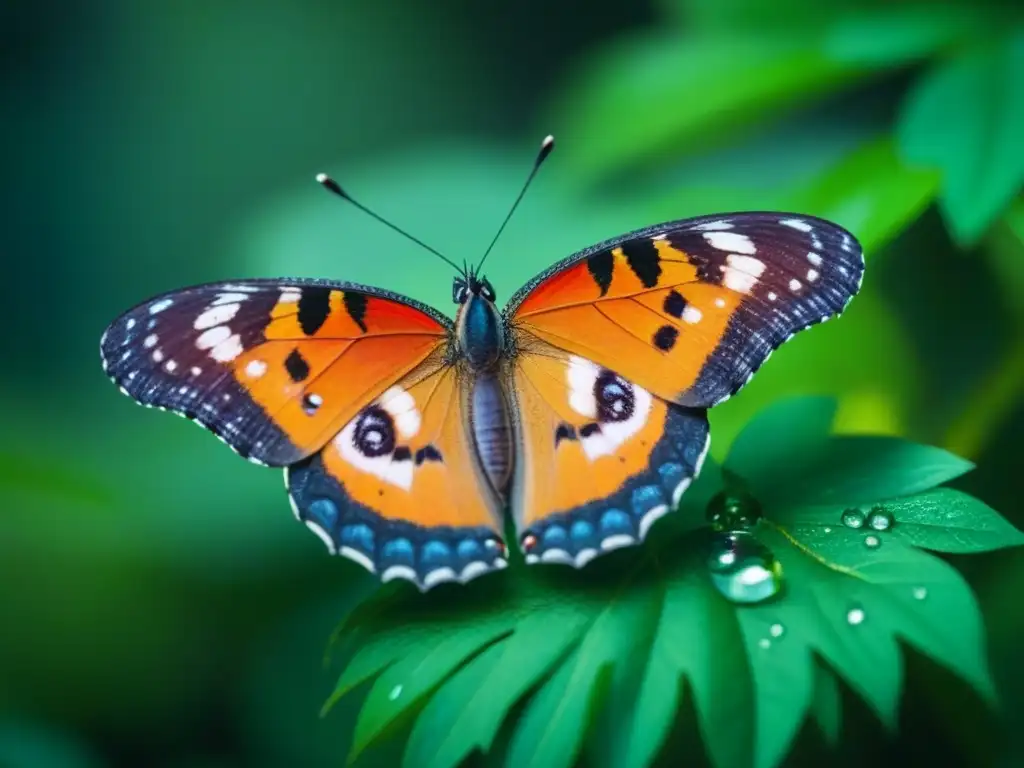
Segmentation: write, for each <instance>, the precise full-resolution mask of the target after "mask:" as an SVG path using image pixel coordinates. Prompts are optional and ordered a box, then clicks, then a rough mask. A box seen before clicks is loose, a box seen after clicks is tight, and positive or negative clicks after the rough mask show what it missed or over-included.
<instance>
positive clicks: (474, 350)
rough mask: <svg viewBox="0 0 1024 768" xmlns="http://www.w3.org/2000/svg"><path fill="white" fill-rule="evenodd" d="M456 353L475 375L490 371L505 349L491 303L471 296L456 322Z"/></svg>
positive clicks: (498, 318) (500, 322)
mask: <svg viewBox="0 0 1024 768" xmlns="http://www.w3.org/2000/svg"><path fill="white" fill-rule="evenodd" d="M455 335H456V339H457V341H458V345H459V351H460V352H461V354H462V356H463V358H464V359H465V360H466V362H467V363H469V367H470V368H471V369H472V370H474V371H476V372H484V371H492V370H494V368H495V366H497V364H498V361H499V360H500V359H501V353H502V351H503V349H504V347H505V328H504V322H503V320H502V317H501V314H500V313H499V312H498V309H497V307H495V306H494V302H493V301H490V300H489V299H487V298H486V297H485V296H482V295H480V294H476V293H470V294H469V296H468V297H467V298H466V300H465V301H464V302H463V303H462V305H461V306H460V307H459V313H458V315H457V316H456V319H455Z"/></svg>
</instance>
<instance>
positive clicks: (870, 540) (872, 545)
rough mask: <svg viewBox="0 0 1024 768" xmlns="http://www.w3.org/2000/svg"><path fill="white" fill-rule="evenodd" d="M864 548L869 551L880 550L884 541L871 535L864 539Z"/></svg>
mask: <svg viewBox="0 0 1024 768" xmlns="http://www.w3.org/2000/svg"><path fill="white" fill-rule="evenodd" d="M864 546H865V547H867V548H868V549H878V548H879V547H880V546H882V540H881V539H880V538H878V537H877V536H875V535H874V534H869V535H867V536H865V537H864Z"/></svg>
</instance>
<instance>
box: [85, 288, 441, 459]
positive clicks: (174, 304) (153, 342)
mask: <svg viewBox="0 0 1024 768" xmlns="http://www.w3.org/2000/svg"><path fill="white" fill-rule="evenodd" d="M449 328H450V321H448V320H447V319H446V318H444V317H443V316H441V315H439V314H438V313H436V312H434V311H433V310H431V309H429V308H427V307H424V306H422V305H419V304H416V303H414V302H412V301H410V300H408V299H405V298H403V297H400V296H395V295H393V294H389V293H386V292H382V291H377V290H375V289H371V288H366V287H364V286H357V285H352V284H347V283H334V282H327V281H319V280H307V279H286V280H246V281H239V282H234V283H211V284H207V285H201V286H196V287H194V288H186V289H183V290H180V291H176V292H173V293H168V294H164V295H163V296H158V297H155V298H154V299H151V300H150V301H147V302H145V303H144V304H140V305H139V306H137V307H135V308H134V309H132V310H129V311H128V312H126V313H125V314H123V315H122V316H121V317H119V318H118V319H117V320H115V321H114V322H113V323H112V324H111V325H110V326H109V327H108V329H107V331H106V332H105V333H104V335H103V339H102V341H101V342H100V347H101V355H102V358H103V365H104V369H105V370H106V372H107V374H108V375H109V376H110V377H111V378H112V379H113V380H114V382H115V383H116V384H117V385H118V386H119V387H120V388H121V389H122V391H124V392H125V394H127V395H129V396H130V397H132V398H133V399H135V400H137V401H138V402H140V403H142V404H143V405H147V406H152V407H157V408H162V409H165V410H168V411H173V412H175V413H179V414H182V415H185V416H187V417H189V418H191V419H193V420H194V421H196V422H197V423H199V424H201V425H202V426H204V427H206V428H208V429H210V430H211V431H213V432H214V433H215V434H216V435H218V436H219V437H220V438H221V439H222V440H224V441H225V442H226V443H227V444H228V445H230V446H231V447H232V448H233V449H235V450H236V451H237V452H238V453H240V454H242V455H243V456H246V457H247V458H249V459H251V460H252V461H255V462H258V463H262V464H270V465H274V466H285V465H288V464H291V463H294V462H296V461H299V460H300V459H303V458H305V457H307V456H309V455H311V454H312V453H314V452H316V451H317V450H319V449H320V448H321V447H322V446H323V445H324V444H326V443H327V442H328V441H329V440H330V439H331V437H332V436H333V435H335V434H336V433H337V432H338V431H339V430H340V429H341V428H342V427H343V426H344V425H345V423H346V422H348V421H349V420H351V419H352V417H353V416H355V414H356V413H357V412H358V411H359V410H360V409H361V408H362V407H364V406H365V405H366V403H368V402H369V401H371V400H372V399H374V398H375V397H377V396H378V395H379V394H380V393H381V392H383V391H384V390H386V389H387V388H388V387H389V386H391V385H392V384H394V382H396V381H397V380H398V379H400V378H402V377H403V376H405V375H406V374H408V373H409V372H410V371H412V370H413V369H415V368H417V367H419V369H420V370H421V371H423V372H424V373H428V372H429V371H430V370H431V368H430V366H429V365H428V366H426V367H424V363H425V361H433V362H434V366H433V367H434V368H437V367H438V366H440V365H441V359H442V357H443V352H444V349H445V348H446V346H447V342H448V337H449Z"/></svg>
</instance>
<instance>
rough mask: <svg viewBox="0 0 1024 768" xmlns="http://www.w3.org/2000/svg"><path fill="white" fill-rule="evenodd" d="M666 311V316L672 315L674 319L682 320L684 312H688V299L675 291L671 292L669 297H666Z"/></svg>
mask: <svg viewBox="0 0 1024 768" xmlns="http://www.w3.org/2000/svg"><path fill="white" fill-rule="evenodd" d="M663 308H664V310H665V314H666V315H670V316H671V317H674V318H677V319H678V318H680V317H682V316H683V312H684V311H685V310H686V299H684V298H683V295H682V294H681V293H679V291H677V290H675V289H673V290H671V291H669V293H668V296H666V297H665V304H664V307H663Z"/></svg>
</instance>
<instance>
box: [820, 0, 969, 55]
mask: <svg viewBox="0 0 1024 768" xmlns="http://www.w3.org/2000/svg"><path fill="white" fill-rule="evenodd" d="M984 21H985V17H984V16H983V14H982V13H981V12H980V11H979V8H978V6H977V5H954V4H951V3H920V4H914V5H905V6H902V7H900V6H891V5H885V6H882V7H878V8H868V9H860V10H858V11H856V12H854V13H848V14H845V15H843V16H841V17H840V18H838V19H836V20H835V21H834V22H833V23H832V24H831V25H830V26H829V27H828V29H827V30H826V32H825V38H824V47H825V51H826V52H827V53H828V55H829V56H831V57H832V58H834V59H835V60H837V61H844V62H849V63H858V64H883V65H887V66H901V65H905V64H911V63H913V62H915V61H919V60H921V59H924V58H927V57H929V56H933V55H935V54H937V53H940V52H941V51H943V50H946V49H948V48H949V47H951V46H952V45H953V44H955V43H957V42H959V41H962V40H964V39H965V38H969V37H973V36H976V35H977V34H978V33H980V31H981V30H982V29H983V28H984Z"/></svg>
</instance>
